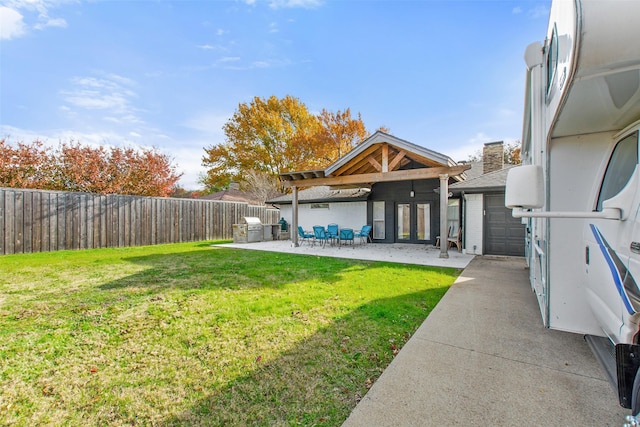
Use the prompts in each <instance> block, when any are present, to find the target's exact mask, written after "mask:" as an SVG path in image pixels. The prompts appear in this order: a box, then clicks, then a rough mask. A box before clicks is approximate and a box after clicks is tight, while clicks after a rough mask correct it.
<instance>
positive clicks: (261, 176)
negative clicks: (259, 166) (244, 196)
mask: <svg viewBox="0 0 640 427" xmlns="http://www.w3.org/2000/svg"><path fill="white" fill-rule="evenodd" d="M243 178H244V187H245V190H246V192H247V193H249V194H250V195H251V197H252V198H253V199H254V200H259V201H261V202H263V203H264V202H265V201H267V200H269V199H271V198H274V197H277V196H279V195H280V194H281V192H280V190H279V188H280V182H279V180H278V179H277V178H276V177H274V176H271V175H269V174H268V173H266V172H262V171H255V170H250V171H247V172H246V173H245V174H244V175H243Z"/></svg>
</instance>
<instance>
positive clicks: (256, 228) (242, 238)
mask: <svg viewBox="0 0 640 427" xmlns="http://www.w3.org/2000/svg"><path fill="white" fill-rule="evenodd" d="M263 239H264V235H263V229H262V223H261V222H260V218H257V217H254V216H245V217H243V218H242V220H241V221H240V224H233V241H234V242H235V243H252V242H262V240H263Z"/></svg>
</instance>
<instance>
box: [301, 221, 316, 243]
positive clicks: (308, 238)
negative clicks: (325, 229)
mask: <svg viewBox="0 0 640 427" xmlns="http://www.w3.org/2000/svg"><path fill="white" fill-rule="evenodd" d="M298 236H299V237H300V244H303V243H304V241H305V240H306V241H307V242H308V243H309V245H311V241H312V240H313V234H312V233H308V232H306V231H304V229H303V228H302V226H301V225H299V226H298Z"/></svg>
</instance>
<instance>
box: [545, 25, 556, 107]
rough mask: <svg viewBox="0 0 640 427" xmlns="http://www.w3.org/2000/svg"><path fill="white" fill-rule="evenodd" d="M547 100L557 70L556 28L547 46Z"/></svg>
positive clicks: (554, 27)
mask: <svg viewBox="0 0 640 427" xmlns="http://www.w3.org/2000/svg"><path fill="white" fill-rule="evenodd" d="M546 65H547V99H549V95H550V94H551V88H552V85H553V79H554V77H555V75H556V71H557V69H558V27H557V26H556V25H554V26H553V31H552V33H551V40H549V46H547V62H546Z"/></svg>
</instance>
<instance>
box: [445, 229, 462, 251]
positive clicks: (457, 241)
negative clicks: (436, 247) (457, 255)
mask: <svg viewBox="0 0 640 427" xmlns="http://www.w3.org/2000/svg"><path fill="white" fill-rule="evenodd" d="M447 244H448V245H449V247H451V246H453V245H456V248H457V249H458V252H462V227H460V228H458V233H457V236H455V237H449V238H447Z"/></svg>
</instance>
